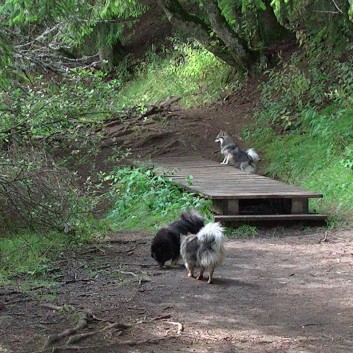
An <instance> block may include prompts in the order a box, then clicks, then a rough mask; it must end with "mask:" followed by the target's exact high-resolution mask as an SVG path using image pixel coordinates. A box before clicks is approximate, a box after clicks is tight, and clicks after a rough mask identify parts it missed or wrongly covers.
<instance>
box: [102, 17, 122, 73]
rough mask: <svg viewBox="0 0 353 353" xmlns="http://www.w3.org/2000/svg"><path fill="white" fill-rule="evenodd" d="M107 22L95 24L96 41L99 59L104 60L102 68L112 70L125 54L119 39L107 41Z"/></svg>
mask: <svg viewBox="0 0 353 353" xmlns="http://www.w3.org/2000/svg"><path fill="white" fill-rule="evenodd" d="M107 25H109V24H106V23H99V24H98V25H97V43H98V54H99V60H101V61H105V63H103V64H102V68H103V69H104V70H106V71H112V70H114V68H115V67H116V66H117V65H118V64H119V62H120V61H121V59H122V58H123V57H124V56H125V55H126V52H125V50H124V47H123V45H122V43H121V41H120V40H119V39H117V40H115V43H113V44H111V43H108V40H107V28H106V26H107Z"/></svg>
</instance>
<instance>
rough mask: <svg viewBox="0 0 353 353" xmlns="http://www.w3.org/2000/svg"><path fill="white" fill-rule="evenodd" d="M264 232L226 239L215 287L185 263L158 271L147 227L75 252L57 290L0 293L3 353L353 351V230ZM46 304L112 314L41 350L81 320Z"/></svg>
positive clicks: (64, 261) (65, 260)
mask: <svg viewBox="0 0 353 353" xmlns="http://www.w3.org/2000/svg"><path fill="white" fill-rule="evenodd" d="M271 232H273V234H274V233H276V234H274V236H273V235H272V236H270V235H271ZM260 236H261V237H260V238H256V239H232V240H229V241H228V242H227V246H226V249H227V259H226V262H225V264H224V265H223V266H222V267H220V268H218V269H217V270H216V272H215V283H214V284H213V285H208V284H207V283H206V282H204V281H197V280H194V279H189V278H187V276H186V271H185V269H184V268H182V267H180V268H177V269H166V270H159V269H158V268H157V267H156V266H155V264H154V263H153V260H152V259H151V258H150V254H149V244H150V239H151V238H150V235H149V234H142V233H141V234H116V235H114V236H113V237H112V241H108V242H103V243H97V244H91V245H90V246H89V247H87V248H85V249H82V250H81V251H80V253H76V254H75V253H72V254H67V255H66V256H63V257H62V258H61V260H60V261H58V262H57V263H56V264H54V265H53V275H52V276H53V281H55V282H56V286H55V287H53V288H52V289H51V290H48V289H44V288H37V289H33V290H32V291H30V292H29V293H28V294H23V293H20V292H16V290H13V289H9V288H8V289H5V290H1V292H0V302H1V303H3V305H1V307H0V337H1V338H0V352H1V353H3V352H6V353H9V352H11V353H20V352H26V353H32V352H42V351H43V352H44V351H45V352H87V353H88V352H90V353H91V352H92V353H93V352H95V353H101V352H102V353H103V352H104V353H110V352H111V353H113V352H114V353H116V352H129V353H133V352H134V353H137V352H141V353H142V352H144V353H146V352H151V353H152V352H155V353H162V352H163V353H165V352H196V353H201V352H217V353H218V352H219V353H231V352H249V353H253V352H296V353H297V352H303V353H304V352H305V353H309V352H310V353H314V352H317V353H319V352H320V353H325V352H327V353H338V352H342V353H343V352H344V353H347V352H352V351H353V349H352V347H353V321H352V317H353V299H352V289H353V287H352V275H351V273H352V266H353V241H352V232H351V231H334V232H331V233H328V235H327V240H328V241H327V242H321V243H320V239H322V238H323V237H324V234H323V233H322V232H321V231H320V230H317V231H311V232H310V233H307V234H304V231H298V230H286V231H281V232H278V231H276V230H271V231H270V232H269V231H267V232H266V234H264V232H263V233H262V234H260ZM54 278H55V279H54ZM48 302H51V303H54V304H55V305H64V304H66V305H71V306H73V308H75V310H78V309H86V310H90V311H92V313H93V314H94V315H96V316H97V317H98V318H99V319H100V320H105V321H93V322H90V323H89V325H88V327H86V328H84V329H82V330H80V331H79V333H82V332H93V331H95V332H96V334H94V335H93V336H91V337H87V338H85V339H82V340H80V341H78V342H77V343H76V344H73V345H70V347H71V348H70V349H67V348H66V349H56V350H52V347H60V346H61V347H62V346H63V344H64V343H65V341H66V340H67V338H66V339H61V340H59V341H58V342H55V343H53V344H52V345H50V346H49V347H48V349H46V350H43V349H42V347H43V345H44V344H45V341H46V340H47V336H48V335H51V334H57V333H59V332H61V331H63V330H65V329H67V328H69V327H73V326H75V322H76V321H77V317H78V316H77V312H76V313H75V312H69V313H63V312H58V311H55V310H50V309H48V308H45V307H42V306H41V304H43V303H48ZM73 310H74V309H73ZM75 320H76V321H75ZM108 321H109V322H110V323H116V325H115V327H113V328H112V329H107V326H108V325H109V323H108ZM178 323H180V324H182V326H183V330H182V331H181V332H180V333H178V329H180V328H181V327H180V325H178ZM118 324H119V325H118ZM120 324H125V325H128V326H127V327H123V328H121V326H120ZM104 328H105V329H104ZM102 329H104V330H103V331H100V332H98V331H99V330H102Z"/></svg>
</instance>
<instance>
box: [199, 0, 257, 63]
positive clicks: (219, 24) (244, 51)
mask: <svg viewBox="0 0 353 353" xmlns="http://www.w3.org/2000/svg"><path fill="white" fill-rule="evenodd" d="M203 6H204V9H205V10H206V12H207V15H208V18H209V20H210V23H211V26H212V29H213V30H214V31H215V33H216V34H217V36H218V37H219V38H220V39H221V40H222V41H223V42H224V44H225V45H226V46H227V48H228V50H229V53H230V54H231V55H232V57H233V58H234V60H235V61H236V62H237V63H238V65H239V66H241V67H243V68H244V69H246V70H249V69H250V68H251V67H252V66H253V64H254V63H255V61H256V59H257V57H258V56H259V53H256V52H254V51H251V50H249V49H248V45H247V43H246V42H245V40H243V39H242V38H240V36H239V35H238V34H237V33H236V32H235V31H233V29H232V28H231V27H230V25H229V24H228V23H227V20H226V19H225V18H224V16H223V15H222V12H221V10H220V8H219V7H218V3H217V1H216V0H205V1H204V2H203Z"/></svg>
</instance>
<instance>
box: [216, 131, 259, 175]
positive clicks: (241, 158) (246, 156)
mask: <svg viewBox="0 0 353 353" xmlns="http://www.w3.org/2000/svg"><path fill="white" fill-rule="evenodd" d="M215 142H219V143H220V145H221V153H222V154H223V156H224V159H223V161H222V162H221V164H229V163H232V164H234V166H235V167H236V168H239V169H240V170H242V171H244V172H246V173H249V174H255V173H256V171H257V162H258V161H259V160H260V157H259V155H258V154H257V153H256V151H255V149H253V148H250V149H248V150H247V151H246V152H245V151H243V150H242V149H240V147H239V146H238V145H237V144H236V143H235V142H234V141H233V140H232V138H231V137H230V136H229V135H228V134H227V133H226V132H224V131H222V130H221V131H220V132H219V134H218V135H217V136H216V139H215Z"/></svg>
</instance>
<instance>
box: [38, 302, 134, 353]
mask: <svg viewBox="0 0 353 353" xmlns="http://www.w3.org/2000/svg"><path fill="white" fill-rule="evenodd" d="M41 306H42V307H44V308H48V309H51V310H55V311H60V312H70V313H76V314H77V315H78V322H77V324H76V325H75V326H74V327H72V328H68V329H66V330H64V331H62V332H60V333H57V334H53V335H49V336H48V338H47V341H46V342H45V344H44V346H43V350H44V351H46V350H48V349H49V348H50V347H51V346H52V344H53V343H55V342H58V341H59V340H61V339H62V338H65V337H68V339H67V341H66V343H65V345H64V346H58V347H52V350H51V352H59V351H61V350H65V349H73V347H75V349H79V347H77V346H73V344H74V343H77V342H79V341H81V340H83V339H85V338H87V337H91V336H94V335H97V334H101V333H103V332H106V331H108V330H112V329H115V330H116V331H120V332H122V331H123V330H126V329H128V328H129V327H130V326H129V325H125V324H119V323H117V322H111V321H109V320H105V319H100V318H97V317H96V316H95V315H94V314H93V313H92V312H91V311H89V310H81V311H78V310H76V309H75V308H74V307H72V306H70V305H63V306H57V305H53V304H42V305H41ZM93 321H101V322H107V323H108V324H107V325H106V326H105V327H103V328H102V329H100V330H94V331H90V332H83V333H79V331H81V330H82V329H84V328H86V327H87V326H88V325H89V323H91V322H93Z"/></svg>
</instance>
